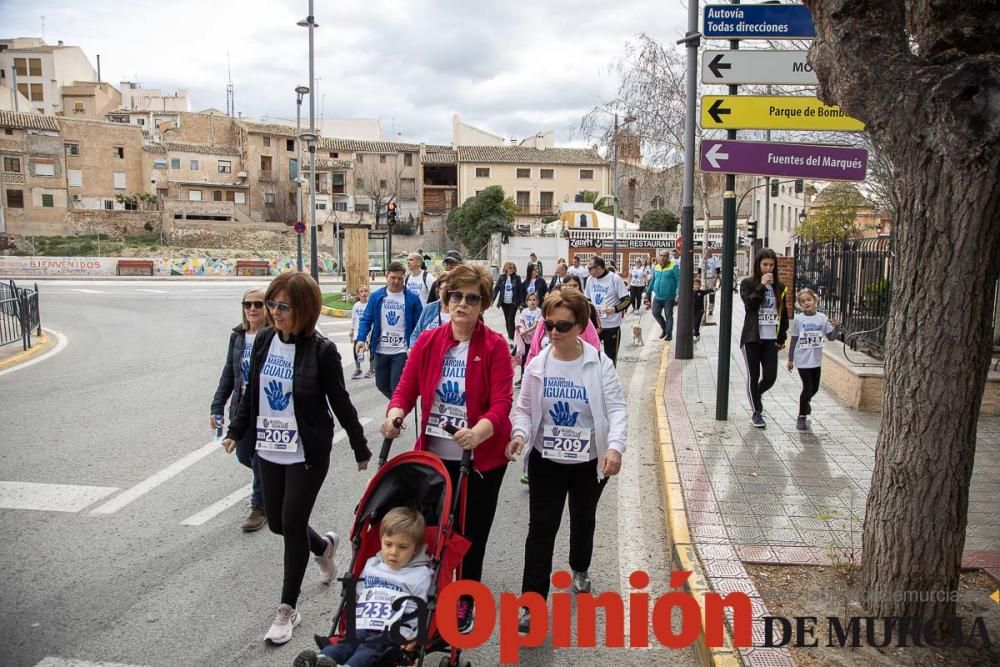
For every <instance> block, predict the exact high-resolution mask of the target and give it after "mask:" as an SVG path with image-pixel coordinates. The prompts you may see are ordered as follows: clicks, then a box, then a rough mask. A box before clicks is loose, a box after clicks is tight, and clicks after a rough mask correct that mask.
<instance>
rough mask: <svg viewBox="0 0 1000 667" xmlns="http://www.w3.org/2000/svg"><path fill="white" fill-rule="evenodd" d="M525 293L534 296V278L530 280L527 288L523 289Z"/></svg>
mask: <svg viewBox="0 0 1000 667" xmlns="http://www.w3.org/2000/svg"><path fill="white" fill-rule="evenodd" d="M525 292H526V293H528V294H534V293H535V279H534V278H532V279H531V282H529V283H528V286H527V287H526V288H525Z"/></svg>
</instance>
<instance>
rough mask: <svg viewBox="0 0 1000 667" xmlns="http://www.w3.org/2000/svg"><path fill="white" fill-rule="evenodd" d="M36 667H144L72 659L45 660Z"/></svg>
mask: <svg viewBox="0 0 1000 667" xmlns="http://www.w3.org/2000/svg"><path fill="white" fill-rule="evenodd" d="M35 667H142V666H141V665H126V664H124V663H121V662H90V661H89V660H74V659H72V658H51V657H50V658H45V659H44V660H42V661H41V662H39V663H38V664H36V665H35Z"/></svg>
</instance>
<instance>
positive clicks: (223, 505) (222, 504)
mask: <svg viewBox="0 0 1000 667" xmlns="http://www.w3.org/2000/svg"><path fill="white" fill-rule="evenodd" d="M358 421H360V422H361V425H362V426H367V425H368V424H369V423H370V422H371V419H369V418H368V417H363V418H362V419H360V420H358ZM345 437H347V431H344V430H343V429H341V430H340V432H338V433H337V435H335V436H333V440H331V441H330V442H331V444H334V445H335V444H337V443H338V442H340V441H341V440H343V439H344V438H345ZM252 490H253V485H252V484H247V485H246V486H244V487H242V488H239V489H236V490H235V491H233V492H232V493H230V494H229V495H228V496H226V497H225V498H223V499H222V500H219V501H217V502H214V503H212V504H211V505H209V506H208V507H206V508H205V509H203V510H201V511H200V512H197V513H195V514H192V515H191V516H189V517H188V518H186V519H184V520H183V521H181V525H182V526H200V525H202V524H204V523H206V522H208V521H210V520H211V519H214V518H215V517H217V516H218V515H220V514H222V513H223V512H225V511H226V510H227V509H229V508H230V507H232V506H233V505H235V504H236V503H238V502H240V501H241V500H243V499H244V498H246V497H247V496H249V495H250V492H251V491H252Z"/></svg>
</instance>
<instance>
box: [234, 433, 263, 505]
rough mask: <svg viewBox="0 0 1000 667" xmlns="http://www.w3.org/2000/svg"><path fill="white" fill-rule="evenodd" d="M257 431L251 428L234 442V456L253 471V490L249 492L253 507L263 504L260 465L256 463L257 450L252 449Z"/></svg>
mask: <svg viewBox="0 0 1000 667" xmlns="http://www.w3.org/2000/svg"><path fill="white" fill-rule="evenodd" d="M256 435H257V431H256V429H251V430H250V432H249V433H247V434H246V435H245V436H243V438H242V439H240V441H239V442H237V443H236V458H237V460H239V462H240V463H242V464H243V465H245V466H246V467H248V468H250V470H251V472H253V490H252V491H251V492H250V504H251V505H253V506H254V507H263V506H264V496H263V494H262V493H261V492H260V466H258V465H257V452H256V451H255V450H254V445H255V444H256V443H255V440H256Z"/></svg>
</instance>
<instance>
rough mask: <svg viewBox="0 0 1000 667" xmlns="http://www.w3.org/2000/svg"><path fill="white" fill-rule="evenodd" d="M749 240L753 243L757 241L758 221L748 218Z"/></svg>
mask: <svg viewBox="0 0 1000 667" xmlns="http://www.w3.org/2000/svg"><path fill="white" fill-rule="evenodd" d="M747 241H748V242H749V244H750V245H753V244H754V243H755V242H756V241H757V221H756V220H747Z"/></svg>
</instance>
